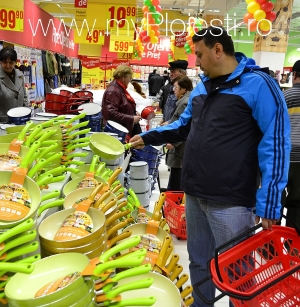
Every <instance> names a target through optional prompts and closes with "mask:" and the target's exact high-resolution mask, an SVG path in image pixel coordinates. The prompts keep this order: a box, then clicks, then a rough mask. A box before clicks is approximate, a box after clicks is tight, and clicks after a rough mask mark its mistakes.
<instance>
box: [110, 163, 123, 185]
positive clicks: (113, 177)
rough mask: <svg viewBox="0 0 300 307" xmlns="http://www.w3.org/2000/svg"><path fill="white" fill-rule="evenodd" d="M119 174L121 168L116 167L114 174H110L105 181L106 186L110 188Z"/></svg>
mask: <svg viewBox="0 0 300 307" xmlns="http://www.w3.org/2000/svg"><path fill="white" fill-rule="evenodd" d="M121 172H122V167H117V168H116V169H115V170H114V172H113V173H112V174H111V176H110V177H109V179H108V180H107V184H108V185H109V186H111V185H112V184H113V182H114V181H115V180H116V178H117V177H118V175H119V174H120V173H121Z"/></svg>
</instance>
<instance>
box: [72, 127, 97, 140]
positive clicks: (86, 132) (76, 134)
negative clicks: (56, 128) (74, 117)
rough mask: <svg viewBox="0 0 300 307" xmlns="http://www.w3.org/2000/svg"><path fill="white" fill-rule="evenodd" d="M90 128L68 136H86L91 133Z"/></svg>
mask: <svg viewBox="0 0 300 307" xmlns="http://www.w3.org/2000/svg"><path fill="white" fill-rule="evenodd" d="M91 129H92V128H87V129H83V130H79V131H76V132H75V133H72V134H70V137H71V138H74V137H75V136H78V135H81V134H88V133H89V132H90V131H91Z"/></svg>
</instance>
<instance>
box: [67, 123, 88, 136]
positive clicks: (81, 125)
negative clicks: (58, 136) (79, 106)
mask: <svg viewBox="0 0 300 307" xmlns="http://www.w3.org/2000/svg"><path fill="white" fill-rule="evenodd" d="M88 124H89V121H88V120H87V121H85V122H82V123H80V124H77V125H74V126H73V127H71V128H69V129H68V130H67V134H69V133H70V132H72V131H73V130H75V129H78V128H82V127H85V126H87V125H88Z"/></svg>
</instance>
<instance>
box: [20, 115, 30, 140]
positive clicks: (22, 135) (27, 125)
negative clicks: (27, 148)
mask: <svg viewBox="0 0 300 307" xmlns="http://www.w3.org/2000/svg"><path fill="white" fill-rule="evenodd" d="M32 126H33V121H31V120H30V121H28V122H27V123H26V125H25V126H24V128H23V129H22V131H21V132H20V133H19V135H18V140H19V141H24V139H25V136H26V133H27V131H28V130H29V129H30V128H31V127H32Z"/></svg>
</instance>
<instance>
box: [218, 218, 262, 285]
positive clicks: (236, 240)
mask: <svg viewBox="0 0 300 307" xmlns="http://www.w3.org/2000/svg"><path fill="white" fill-rule="evenodd" d="M261 227H262V224H261V223H259V224H257V225H255V226H253V227H251V228H250V229H248V230H246V231H245V232H243V233H241V234H240V235H238V236H236V237H234V238H233V239H231V240H229V241H227V242H226V243H224V244H221V245H220V246H218V247H217V248H216V249H215V257H214V258H215V266H216V272H217V275H218V278H219V280H220V282H223V279H222V277H221V273H220V269H219V260H218V258H219V252H220V250H222V249H225V248H227V247H229V246H230V245H232V244H234V243H237V242H239V241H241V240H242V239H244V237H248V235H249V234H251V233H253V232H254V231H255V230H257V229H259V228H261Z"/></svg>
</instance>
